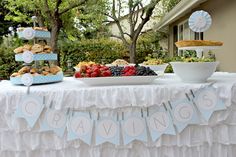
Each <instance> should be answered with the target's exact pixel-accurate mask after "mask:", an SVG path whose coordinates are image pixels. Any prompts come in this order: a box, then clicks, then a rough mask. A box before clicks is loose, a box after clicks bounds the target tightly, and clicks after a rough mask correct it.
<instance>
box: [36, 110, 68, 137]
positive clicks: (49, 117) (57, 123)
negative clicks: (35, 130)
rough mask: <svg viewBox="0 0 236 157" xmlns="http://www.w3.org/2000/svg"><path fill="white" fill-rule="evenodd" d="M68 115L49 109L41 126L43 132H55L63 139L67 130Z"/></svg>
mask: <svg viewBox="0 0 236 157" xmlns="http://www.w3.org/2000/svg"><path fill="white" fill-rule="evenodd" d="M66 122H67V114H66V113H65V112H63V111H60V110H55V109H50V108H48V109H47V111H46V113H45V116H44V120H43V122H42V123H41V124H40V130H41V131H54V132H55V133H56V134H57V135H58V136H60V137H63V135H64V131H65V128H66Z"/></svg>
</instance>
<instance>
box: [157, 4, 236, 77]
mask: <svg viewBox="0 0 236 157" xmlns="http://www.w3.org/2000/svg"><path fill="white" fill-rule="evenodd" d="M196 10H205V11H207V12H209V13H210V15H211V16H212V20H213V23H212V26H211V28H210V29H209V30H208V31H206V32H204V33H202V34H201V37H199V34H197V33H194V32H192V31H191V30H190V29H189V26H188V18H189V16H190V15H191V14H192V13H193V12H194V11H196ZM155 28H156V29H158V30H162V31H167V32H168V34H169V37H168V50H169V52H170V53H171V55H172V56H173V55H176V54H178V50H177V48H176V46H175V45H174V43H175V42H176V41H179V40H189V39H199V38H201V39H204V40H216V41H222V42H224V46H223V47H222V48H220V49H218V50H213V52H214V53H215V54H216V59H217V60H218V61H220V65H219V70H220V71H227V72H236V0H182V1H181V2H180V3H179V4H177V5H176V6H175V7H174V8H173V9H172V10H171V11H170V12H169V13H168V14H166V15H165V16H164V17H163V18H162V20H161V21H160V22H159V23H158V24H157V25H156V26H155Z"/></svg>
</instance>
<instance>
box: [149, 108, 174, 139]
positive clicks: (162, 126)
mask: <svg viewBox="0 0 236 157" xmlns="http://www.w3.org/2000/svg"><path fill="white" fill-rule="evenodd" d="M146 121H147V124H148V128H149V131H150V134H151V138H152V141H156V140H157V139H159V137H160V136H161V135H162V134H167V135H175V134H176V133H175V129H174V126H173V122H172V119H171V116H170V113H169V112H167V110H166V109H165V108H164V107H163V106H161V107H160V108H159V109H156V111H155V113H153V114H152V115H151V116H150V117H147V119H146Z"/></svg>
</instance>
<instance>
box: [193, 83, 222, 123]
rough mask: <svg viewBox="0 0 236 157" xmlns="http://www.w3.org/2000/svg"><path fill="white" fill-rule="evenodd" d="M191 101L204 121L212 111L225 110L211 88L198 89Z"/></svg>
mask: <svg viewBox="0 0 236 157" xmlns="http://www.w3.org/2000/svg"><path fill="white" fill-rule="evenodd" d="M193 101H194V103H195V104H196V106H197V107H198V109H199V111H200V112H201V114H202V116H203V117H204V119H205V120H207V121H208V120H209V119H210V117H211V115H212V113H213V112H214V111H218V110H224V109H226V106H225V103H224V102H223V100H222V99H221V98H220V97H219V96H218V95H217V92H216V90H215V89H214V88H213V87H205V88H201V89H199V90H198V91H197V92H196V93H195V94H194V98H193Z"/></svg>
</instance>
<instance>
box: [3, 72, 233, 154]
mask: <svg viewBox="0 0 236 157" xmlns="http://www.w3.org/2000/svg"><path fill="white" fill-rule="evenodd" d="M0 87H1V88H0V106H1V107H0V156H3V157H42V156H48V157H74V156H81V157H105V156H111V157H134V156H135V157H200V156H204V157H212V156H214V157H233V156H235V154H236V136H235V132H236V123H235V121H236V74H232V73H214V74H213V76H212V77H210V79H209V80H208V81H207V82H206V83H202V84H186V83H182V82H181V81H180V80H179V78H178V77H177V76H176V75H174V74H165V75H164V76H163V77H159V78H157V79H156V80H155V81H154V82H153V83H151V84H147V85H118V86H114V85H112V86H89V85H87V84H85V83H83V82H82V81H80V80H78V79H75V78H64V81H63V82H59V83H57V84H46V85H34V86H32V87H31V90H30V93H29V95H28V96H29V97H31V98H32V99H31V101H29V102H30V103H28V104H27V103H25V104H24V102H26V101H27V100H26V99H25V96H27V94H26V89H27V87H24V86H14V85H12V84H11V82H10V81H1V82H0ZM34 96H36V98H35V97H34ZM33 101H35V102H36V104H37V103H38V106H40V107H38V106H37V107H36V106H34V105H33V104H34V103H33ZM36 111H39V112H36ZM39 113H40V114H39ZM23 115H26V116H23ZM27 116H28V117H27Z"/></svg>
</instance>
